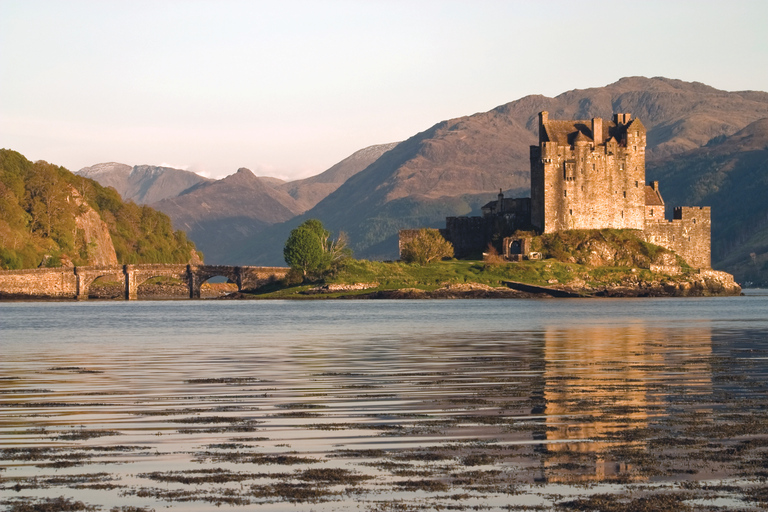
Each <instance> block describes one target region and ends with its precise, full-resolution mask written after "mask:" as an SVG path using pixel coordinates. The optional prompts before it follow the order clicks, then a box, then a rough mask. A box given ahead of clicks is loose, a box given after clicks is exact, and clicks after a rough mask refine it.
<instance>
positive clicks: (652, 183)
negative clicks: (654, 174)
mask: <svg viewBox="0 0 768 512" xmlns="http://www.w3.org/2000/svg"><path fill="white" fill-rule="evenodd" d="M651 188H652V189H653V190H655V191H657V192H658V190H659V182H658V181H652V182H651Z"/></svg>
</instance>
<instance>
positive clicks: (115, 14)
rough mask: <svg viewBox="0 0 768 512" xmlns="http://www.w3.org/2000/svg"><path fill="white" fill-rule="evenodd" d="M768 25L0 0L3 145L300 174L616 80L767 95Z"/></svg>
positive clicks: (100, 158)
mask: <svg viewBox="0 0 768 512" xmlns="http://www.w3.org/2000/svg"><path fill="white" fill-rule="evenodd" d="M766 20H768V1H766V0H754V1H747V0H729V1H723V0H717V1H714V0H713V1H707V0H697V1H681V0H663V1H648V0H643V1H633V2H625V1H623V0H611V1H607V2H606V1H596V0H589V1H573V0H567V1H555V0H546V1H539V0H536V1H501V0H496V1H490V0H489V1H482V0H466V1H450V0H434V1H419V0H404V1H397V0H387V1H366V0H354V1H352V0H350V1H338V0H334V1H324V0H314V1H290V0H287V1H286V0H280V1H269V2H268V1H261V2H259V1H234V0H229V1H228V0H216V1H213V0H211V1H194V0H178V1H173V0H165V1H163V0H152V1H146V2H145V1H137V0H131V1H130V2H128V1H118V0H93V1H76V0H66V1H64V0H51V1H42V0H39V1H37V0H19V1H16V0H0V147H6V148H11V149H14V150H16V151H19V152H21V153H22V154H24V155H25V156H26V157H27V158H29V159H31V160H40V159H42V160H47V161H49V162H52V163H56V164H59V165H63V166H65V167H67V168H68V169H70V170H72V171H76V170H78V169H80V168H82V167H84V166H88V165H93V164H95V163H100V162H110V161H116V162H121V163H126V164H129V165H138V164H152V165H160V164H165V165H170V166H173V167H178V168H186V169H189V170H193V171H196V172H201V173H203V174H206V175H208V176H213V177H222V176H225V175H227V174H231V173H233V172H235V171H236V170H237V169H238V168H239V167H248V168H249V169H251V170H253V171H254V172H255V173H256V174H260V175H271V176H277V177H281V178H284V179H286V178H287V179H294V178H299V177H305V176H309V175H312V174H317V173H319V172H322V171H323V170H325V169H327V168H328V167H330V166H331V165H333V164H334V163H336V162H338V161H339V160H341V159H343V158H345V157H347V156H349V155H350V154H351V153H353V152H354V151H356V150H358V149H361V148H363V147H366V146H370V145H372V144H380V143H385V142H393V141H398V140H403V139H405V138H408V137H410V136H411V135H413V134H415V133H417V132H419V131H422V130H425V129H427V128H429V127H430V126H432V125H433V124H435V123H437V122H439V121H441V120H444V119H449V118H452V117H459V116H463V115H468V114H472V113H475V112H481V111H487V110H490V109H492V108H494V107H496V106H498V105H501V104H503V103H507V102H509V101H513V100H516V99H518V98H521V97H523V96H525V95H528V94H545V95H548V96H555V95H557V94H559V93H561V92H565V91H567V90H570V89H575V88H587V87H595V86H602V85H606V84H609V83H612V82H615V81H616V80H618V79H619V78H621V77H623V76H633V75H642V76H666V77H670V78H679V79H682V80H687V81H699V82H704V83H706V84H709V85H712V86H714V87H717V88H720V89H725V90H747V89H752V90H762V91H768V29H766Z"/></svg>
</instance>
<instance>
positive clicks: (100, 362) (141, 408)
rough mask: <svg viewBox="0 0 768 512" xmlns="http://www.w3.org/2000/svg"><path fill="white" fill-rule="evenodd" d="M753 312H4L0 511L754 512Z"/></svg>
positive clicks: (728, 301) (240, 307)
mask: <svg viewBox="0 0 768 512" xmlns="http://www.w3.org/2000/svg"><path fill="white" fill-rule="evenodd" d="M748 292H749V294H748V296H745V297H731V298H707V299H621V300H600V299H594V300H584V299H580V300H564V299H558V300H489V301H486V300H468V301H459V300H456V301H310V302H297V301H286V302H283V301H265V302H263V301H173V302H130V303H126V302H85V303H74V302H71V303H70V302H66V303H65V302H61V303H0V502H4V503H5V504H6V506H7V507H9V508H10V507H11V506H13V504H15V503H18V502H24V501H32V500H43V499H50V498H55V497H58V496H64V497H66V498H69V499H72V500H79V501H82V502H84V503H86V504H89V505H93V506H96V507H97V508H98V507H102V508H101V509H102V510H110V508H112V507H118V510H120V508H119V507H128V506H133V507H142V508H143V509H146V510H150V509H153V508H154V509H157V510H160V509H166V508H171V509H178V510H218V507H220V506H222V505H224V506H232V507H235V508H238V509H240V508H242V509H249V510H251V509H254V508H255V509H263V510H274V509H280V508H284V509H290V510H411V509H439V508H440V507H444V506H447V505H450V506H453V507H459V508H460V507H473V506H478V505H480V506H486V507H488V508H489V509H502V508H503V507H505V506H509V505H513V506H536V505H541V506H547V507H548V506H551V505H552V504H553V503H557V502H558V500H562V499H566V498H567V499H573V497H574V496H576V497H579V496H585V495H586V496H589V495H591V494H593V493H606V492H608V493H610V492H626V491H627V490H629V489H632V488H633V487H632V486H637V485H644V486H659V487H658V488H659V489H662V490H665V489H668V488H669V489H671V488H672V487H669V486H671V485H672V483H674V482H682V481H692V482H699V481H703V482H709V483H711V482H727V483H728V484H734V483H735V484H738V485H739V486H741V487H742V488H743V489H744V490H743V492H735V491H732V490H730V491H726V490H724V491H722V492H715V493H713V492H709V491H707V492H704V491H701V492H700V493H699V495H698V496H697V497H695V499H699V500H701V503H703V504H707V505H710V506H720V505H722V506H731V505H734V504H738V505H739V506H741V507H747V508H749V507H757V506H759V504H760V501H759V496H758V497H757V498H755V496H756V495H755V494H754V492H753V491H754V489H753V487H752V485H753V484H755V485H758V483H759V482H760V478H761V475H763V476H762V478H765V477H766V476H768V467H761V466H760V464H759V462H757V463H755V464H752V466H750V464H751V462H750V461H760V460H765V459H766V458H768V448H767V447H768V442H765V443H763V441H764V440H765V439H766V437H768V427H766V425H768V418H766V412H765V411H766V410H767V409H768V408H767V407H766V405H767V404H768V399H767V398H766V395H767V393H768V389H767V388H766V382H768V379H767V377H768V293H765V292H761V291H749V290H748ZM763 420H766V421H763ZM674 439H678V440H681V441H679V442H673V441H672V440H674ZM745 440H747V441H749V442H748V443H747V444H744V442H745ZM753 441H754V442H753ZM739 443H741V444H739ZM734 446H743V448H740V450H741V451H740V452H738V453H737V454H736V455H732V457H731V459H728V460H726V459H725V458H723V456H719V458H718V456H716V455H717V454H721V453H730V452H727V450H728V449H729V448H733V447H734ZM702 454H704V455H702ZM710 455H711V456H710ZM734 457H735V458H734ZM747 466H748V467H749V468H750V469H748V470H745V469H744V468H745V467H747ZM753 466H754V467H753ZM584 483H590V484H591V486H590V487H584V486H583V485H582V484H584ZM726 487H728V486H726V485H724V486H723V488H724V489H725V488H726ZM758 487H759V485H758ZM664 492H666V491H664ZM669 492H672V491H669ZM750 493H752V494H750ZM690 499H694V498H690ZM766 499H768V498H766ZM691 503H694V502H691ZM694 504H695V503H694ZM401 506H402V507H404V508H398V507H401ZM125 510H127V508H126V509H125Z"/></svg>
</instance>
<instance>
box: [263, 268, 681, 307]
mask: <svg viewBox="0 0 768 512" xmlns="http://www.w3.org/2000/svg"><path fill="white" fill-rule="evenodd" d="M652 278H653V274H652V273H651V272H650V271H649V270H647V269H640V268H632V267H588V266H585V265H579V264H576V263H564V262H560V261H557V260H554V259H549V260H543V261H522V262H515V263H513V262H509V263H501V264H498V265H491V264H487V263H485V262H482V261H467V260H448V261H440V262H434V263H431V264H429V265H424V266H420V265H416V264H409V263H402V262H381V261H367V260H349V261H348V262H347V263H346V264H344V265H343V266H342V267H341V268H340V269H339V270H338V271H337V272H336V273H335V274H334V275H333V276H332V277H328V278H326V279H325V281H324V282H322V283H317V284H309V285H308V284H304V285H301V286H292V287H280V286H273V287H271V288H270V289H268V290H262V291H261V292H258V293H257V294H256V295H254V296H257V297H259V298H265V299H266V298H269V299H287V298H291V299H332V298H337V297H339V296H342V295H343V296H350V295H363V294H368V293H371V292H374V291H383V290H401V289H405V288H416V289H420V290H425V291H432V290H436V289H438V288H442V287H445V286H446V285H451V284H464V283H478V284H483V285H488V286H504V285H503V281H518V282H522V283H528V284H533V285H537V286H553V285H568V284H569V283H571V282H573V281H576V280H583V281H587V282H589V284H590V285H592V286H601V285H609V284H614V285H615V284H620V283H622V282H626V281H627V280H632V279H646V280H650V279H652ZM681 278H684V275H683V276H681ZM669 279H673V280H674V279H675V278H673V277H670V278H669ZM356 283H378V286H376V287H375V288H368V289H365V290H354V291H339V292H333V293H323V294H316V295H307V294H303V293H302V292H306V291H307V290H309V289H311V288H314V287H316V286H319V285H322V284H356Z"/></svg>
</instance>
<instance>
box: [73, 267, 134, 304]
mask: <svg viewBox="0 0 768 512" xmlns="http://www.w3.org/2000/svg"><path fill="white" fill-rule="evenodd" d="M121 270H122V269H120V268H119V267H117V268H116V267H75V298H77V300H85V299H87V298H88V294H89V292H90V289H91V285H92V284H93V282H94V281H95V280H97V279H98V278H100V277H105V276H116V277H117V278H118V279H120V280H122V279H123V276H124V274H123V272H121Z"/></svg>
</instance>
